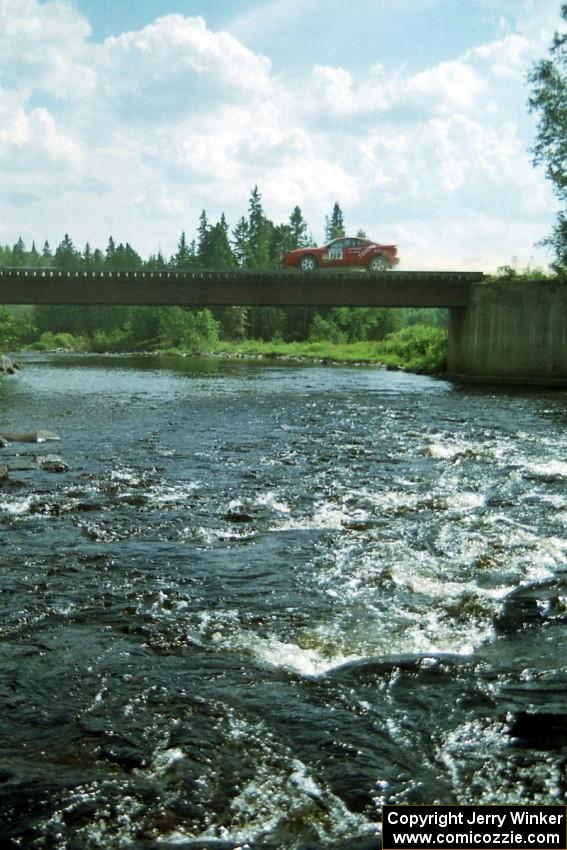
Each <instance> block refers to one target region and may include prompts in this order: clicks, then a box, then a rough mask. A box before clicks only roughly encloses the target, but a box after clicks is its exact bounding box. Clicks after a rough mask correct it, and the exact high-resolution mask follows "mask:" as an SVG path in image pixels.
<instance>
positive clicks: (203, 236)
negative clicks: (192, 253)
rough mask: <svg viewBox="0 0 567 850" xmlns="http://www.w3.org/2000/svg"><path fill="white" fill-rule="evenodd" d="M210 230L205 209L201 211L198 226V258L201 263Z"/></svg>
mask: <svg viewBox="0 0 567 850" xmlns="http://www.w3.org/2000/svg"><path fill="white" fill-rule="evenodd" d="M209 230H210V226H209V222H208V221H207V213H206V212H205V210H202V211H201V215H200V216H199V226H198V228H197V258H198V260H199V265H201V262H202V256H203V251H204V250H205V243H206V241H207V234H208V232H209Z"/></svg>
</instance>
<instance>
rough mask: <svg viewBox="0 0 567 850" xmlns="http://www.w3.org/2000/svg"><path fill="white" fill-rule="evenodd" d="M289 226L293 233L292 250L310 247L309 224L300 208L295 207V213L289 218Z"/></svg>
mask: <svg viewBox="0 0 567 850" xmlns="http://www.w3.org/2000/svg"><path fill="white" fill-rule="evenodd" d="M289 226H290V228H291V233H292V245H293V247H292V248H291V249H290V250H292V251H293V250H295V248H306V247H307V246H308V245H309V239H308V237H307V222H306V221H305V219H304V218H303V213H302V212H301V209H300V208H299V207H294V208H293V212H292V213H291V215H290V217H289Z"/></svg>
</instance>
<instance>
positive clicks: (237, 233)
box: [232, 216, 249, 268]
mask: <svg viewBox="0 0 567 850" xmlns="http://www.w3.org/2000/svg"><path fill="white" fill-rule="evenodd" d="M248 233H249V228H248V222H247V221H246V219H245V218H244V216H242V217H241V218H240V219H239V220H238V222H237V224H236V227H235V228H234V230H233V231H232V253H233V255H234V259H235V260H236V263H237V265H238V266H240V267H241V268H245V267H246V265H247V263H248Z"/></svg>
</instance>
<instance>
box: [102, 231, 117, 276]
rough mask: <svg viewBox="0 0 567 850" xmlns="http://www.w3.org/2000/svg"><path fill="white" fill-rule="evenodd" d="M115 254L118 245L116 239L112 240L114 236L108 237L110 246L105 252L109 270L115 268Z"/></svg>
mask: <svg viewBox="0 0 567 850" xmlns="http://www.w3.org/2000/svg"><path fill="white" fill-rule="evenodd" d="M115 253H116V243H115V242H114V239H113V238H112V236H109V237H108V245H107V246H106V251H105V252H104V256H105V265H106V266H107V268H109V269H113V268H114V266H113V263H114V255H115Z"/></svg>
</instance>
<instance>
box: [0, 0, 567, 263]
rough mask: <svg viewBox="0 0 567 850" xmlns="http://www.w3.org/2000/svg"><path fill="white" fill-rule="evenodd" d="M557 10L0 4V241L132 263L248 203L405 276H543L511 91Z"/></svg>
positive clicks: (546, 4) (521, 90)
mask: <svg viewBox="0 0 567 850" xmlns="http://www.w3.org/2000/svg"><path fill="white" fill-rule="evenodd" d="M559 7H560V2H559V0H459V2H455V0H356V3H353V4H352V8H350V7H349V6H348V5H346V4H345V3H344V0H263V2H254V1H253V0H230V2H228V0H214V2H213V0H208V2H203V0H112V2H111V0H0V162H1V163H2V165H3V169H2V170H3V173H4V178H3V180H2V181H1V185H0V242H1V243H2V244H5V243H7V244H12V243H13V242H15V241H16V239H17V238H18V236H19V235H20V234H21V235H22V237H23V238H24V241H26V242H27V243H28V244H30V243H31V240H32V239H35V240H36V241H37V242H38V243H43V240H44V239H49V241H50V242H51V243H52V245H56V244H58V242H59V241H60V240H61V239H62V238H63V235H64V233H66V232H68V233H69V234H70V235H71V237H72V238H73V240H74V241H75V243H76V244H77V245H78V246H79V247H82V246H83V245H84V242H85V241H86V240H87V239H89V240H90V241H91V243H92V244H94V245H97V246H100V247H104V246H105V244H106V242H107V240H108V236H109V235H110V234H111V233H112V235H113V236H114V238H115V240H116V241H124V242H125V241H129V242H130V243H131V244H132V245H133V246H134V247H136V248H137V249H138V250H139V251H140V252H141V253H142V254H143V255H144V256H147V255H148V254H149V253H155V252H156V251H157V250H158V249H161V250H162V251H163V253H164V254H166V255H169V254H170V253H172V252H174V250H175V246H176V241H177V239H178V237H179V234H180V233H181V231H182V230H185V231H187V234H188V236H189V238H192V236H193V234H194V230H195V227H196V223H197V219H198V216H199V213H200V211H201V209H203V208H205V209H206V210H207V212H208V214H209V218H210V219H212V220H215V219H216V218H217V217H218V216H220V214H221V212H222V211H224V212H225V214H226V216H227V219H228V221H229V224H230V225H231V226H234V225H235V224H236V221H237V219H238V218H239V217H240V216H241V215H242V214H243V213H245V212H246V208H247V202H248V196H249V193H250V190H251V188H252V187H253V186H254V185H255V184H257V185H258V186H259V188H260V191H261V193H262V196H263V202H264V207H265V211H266V213H267V215H268V216H270V217H271V218H272V219H274V220H275V221H285V220H287V218H288V216H289V214H290V212H291V210H292V208H293V206H295V204H299V205H300V206H301V208H302V210H303V212H304V215H305V217H306V219H307V220H308V222H309V225H310V228H311V230H312V232H313V236H314V237H315V239H316V240H318V241H320V240H321V239H322V237H323V226H324V218H325V215H326V214H328V213H329V212H330V210H331V208H332V205H333V203H334V202H335V200H338V201H339V203H340V204H341V207H342V208H343V210H344V212H345V217H346V222H347V227H348V229H349V231H352V232H356V231H357V230H358V229H359V228H363V229H364V230H365V231H366V232H367V234H368V235H369V236H370V237H371V238H375V239H376V240H378V241H387V242H396V243H397V244H398V245H399V253H400V256H401V258H402V267H403V268H477V269H483V270H486V271H489V270H492V269H494V268H496V267H497V266H498V265H503V264H516V265H518V266H524V265H526V264H527V263H532V264H534V263H535V264H540V265H545V264H546V262H547V259H548V257H547V255H546V254H545V252H544V251H543V250H542V249H541V248H539V247H535V245H536V243H537V242H538V241H539V240H541V239H542V238H543V237H544V236H545V235H546V233H548V232H549V229H550V227H551V224H552V221H553V217H554V215H555V210H556V203H555V201H554V198H553V195H552V193H551V189H550V186H549V185H548V184H547V182H546V181H545V179H544V176H543V174H542V172H541V170H535V169H534V168H533V167H532V164H531V155H530V146H531V145H532V144H533V138H534V117H533V116H530V115H529V114H528V112H527V108H526V101H527V97H528V89H527V87H526V73H527V71H528V70H529V68H530V66H531V65H532V63H533V62H534V61H535V60H537V59H538V58H541V57H543V56H545V55H546V53H547V50H548V47H549V44H550V42H551V38H552V34H553V30H554V29H555V28H556V27H558V26H559V25H560V19H559Z"/></svg>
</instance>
